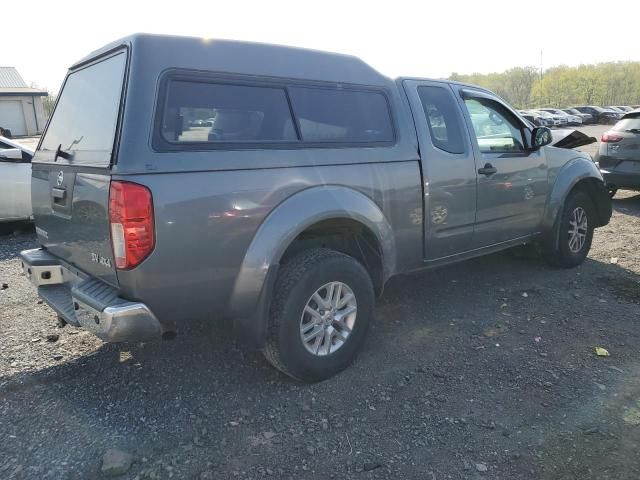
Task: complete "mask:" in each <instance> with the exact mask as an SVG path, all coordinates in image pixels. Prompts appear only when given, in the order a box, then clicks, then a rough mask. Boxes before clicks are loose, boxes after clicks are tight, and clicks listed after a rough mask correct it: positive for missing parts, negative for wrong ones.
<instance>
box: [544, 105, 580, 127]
mask: <svg viewBox="0 0 640 480" xmlns="http://www.w3.org/2000/svg"><path fill="white" fill-rule="evenodd" d="M541 110H544V111H545V112H548V113H550V114H551V115H558V116H559V117H566V118H567V125H582V118H580V117H579V116H578V115H574V114H572V113H567V112H565V111H564V110H560V109H558V108H542V109H541Z"/></svg>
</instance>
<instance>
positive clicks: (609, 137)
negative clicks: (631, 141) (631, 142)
mask: <svg viewBox="0 0 640 480" xmlns="http://www.w3.org/2000/svg"><path fill="white" fill-rule="evenodd" d="M622 138H623V137H621V136H620V135H616V134H615V133H609V132H604V134H603V135H602V138H601V139H600V141H601V142H602V143H615V142H619V141H620V140H622Z"/></svg>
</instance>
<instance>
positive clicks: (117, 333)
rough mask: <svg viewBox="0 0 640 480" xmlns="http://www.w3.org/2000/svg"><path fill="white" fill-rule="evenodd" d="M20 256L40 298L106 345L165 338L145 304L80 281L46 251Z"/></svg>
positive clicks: (87, 280) (89, 280) (91, 281)
mask: <svg viewBox="0 0 640 480" xmlns="http://www.w3.org/2000/svg"><path fill="white" fill-rule="evenodd" d="M20 256H21V257H22V269H23V271H24V273H25V275H26V276H27V278H29V280H30V281H31V283H33V285H34V286H35V287H37V289H38V295H39V296H40V297H41V298H42V299H43V300H44V301H45V302H47V304H49V306H51V308H53V309H54V310H55V311H56V313H57V314H58V315H60V316H61V317H62V318H63V319H64V320H65V321H66V322H67V323H70V324H71V325H75V326H78V327H83V328H85V329H87V330H89V331H90V332H92V333H93V334H95V335H96V336H97V337H99V338H100V339H102V340H104V341H105V342H124V341H142V340H153V339H156V338H160V337H161V336H162V333H163V328H162V325H161V324H160V322H159V321H158V319H157V318H156V316H155V315H154V314H153V312H152V311H151V310H150V309H149V308H148V307H147V306H146V305H145V304H144V303H140V302H130V301H128V300H125V299H123V298H120V297H119V296H118V292H117V290H116V289H115V288H113V287H111V286H110V285H107V284H105V283H103V282H101V281H99V280H96V279H94V278H91V277H87V278H82V277H80V276H79V275H77V274H75V273H74V272H72V271H71V270H70V269H68V268H66V267H65V266H64V265H63V264H62V263H61V262H60V260H59V259H58V258H57V257H55V256H54V255H51V254H50V253H49V252H47V251H46V250H45V249H42V248H37V249H33V250H24V251H22V252H20Z"/></svg>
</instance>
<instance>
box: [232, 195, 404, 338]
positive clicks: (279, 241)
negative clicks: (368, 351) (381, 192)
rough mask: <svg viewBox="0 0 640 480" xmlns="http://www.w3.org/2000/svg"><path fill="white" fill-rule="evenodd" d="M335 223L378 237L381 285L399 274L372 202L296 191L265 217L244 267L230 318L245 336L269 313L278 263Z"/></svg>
mask: <svg viewBox="0 0 640 480" xmlns="http://www.w3.org/2000/svg"><path fill="white" fill-rule="evenodd" d="M331 219H351V220H355V221H357V222H359V223H361V224H363V225H364V226H365V227H367V228H368V229H369V230H370V231H371V232H372V233H373V234H374V235H375V236H376V237H377V240H378V243H379V245H380V247H381V250H382V269H383V272H382V275H383V281H384V280H386V279H387V278H389V276H390V275H391V274H392V273H393V272H394V271H395V266H396V256H395V241H394V237H393V230H392V229H391V226H390V224H389V222H388V221H387V219H386V217H385V215H384V213H383V212H382V210H380V208H379V207H378V206H377V205H376V204H375V203H374V202H373V200H371V199H370V198H369V197H367V196H366V195H364V194H362V193H360V192H358V191H356V190H353V189H350V188H347V187H341V186H331V185H328V186H321V187H312V188H308V189H306V190H303V191H301V192H298V193H296V194H294V195H293V196H291V197H289V198H287V199H286V200H285V201H283V202H282V203H280V204H279V205H278V206H277V207H276V208H275V209H274V210H273V211H272V212H271V213H270V214H269V215H268V216H267V218H266V219H265V220H264V222H263V223H262V225H261V226H260V227H259V228H258V230H257V232H256V234H255V236H254V238H253V240H252V241H251V244H250V245H249V248H248V249H247V252H246V255H245V257H244V260H243V262H242V266H241V267H240V271H239V274H238V276H237V278H236V282H235V285H234V288H233V292H232V295H231V298H230V301H229V316H231V317H232V318H234V319H239V320H236V326H238V325H237V323H238V322H241V323H242V325H240V327H241V328H242V330H244V331H245V334H246V333H251V332H250V331H247V329H249V330H252V329H255V327H256V326H257V325H256V321H257V320H258V319H256V318H255V317H256V315H257V316H263V315H265V314H266V312H267V308H268V305H269V296H270V286H271V285H272V284H273V283H274V281H275V276H276V272H277V268H278V265H279V262H280V259H281V258H282V255H283V254H284V252H285V250H286V249H287V247H289V245H290V244H291V242H293V240H294V239H295V238H296V237H297V236H298V235H299V234H300V233H302V232H303V231H304V230H305V229H307V228H308V227H310V226H312V225H314V224H316V223H318V222H321V221H323V220H331ZM265 285H267V288H266V289H265ZM265 290H268V291H265ZM242 319H246V320H242ZM247 322H248V323H249V324H246V323H247ZM257 323H258V324H260V323H262V322H260V321H257Z"/></svg>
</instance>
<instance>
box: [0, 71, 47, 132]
mask: <svg viewBox="0 0 640 480" xmlns="http://www.w3.org/2000/svg"><path fill="white" fill-rule="evenodd" d="M47 95H48V93H47V92H46V91H45V90H40V89H37V88H31V87H29V86H28V85H27V84H26V82H25V81H24V79H23V78H22V77H21V76H20V73H18V71H17V70H16V69H15V68H14V67H0V128H2V129H4V131H5V133H7V131H8V132H10V133H11V135H12V136H16V137H19V136H24V135H39V134H41V133H42V129H43V128H44V125H45V122H46V118H45V114H44V108H43V105H42V99H43V97H46V96H47Z"/></svg>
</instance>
